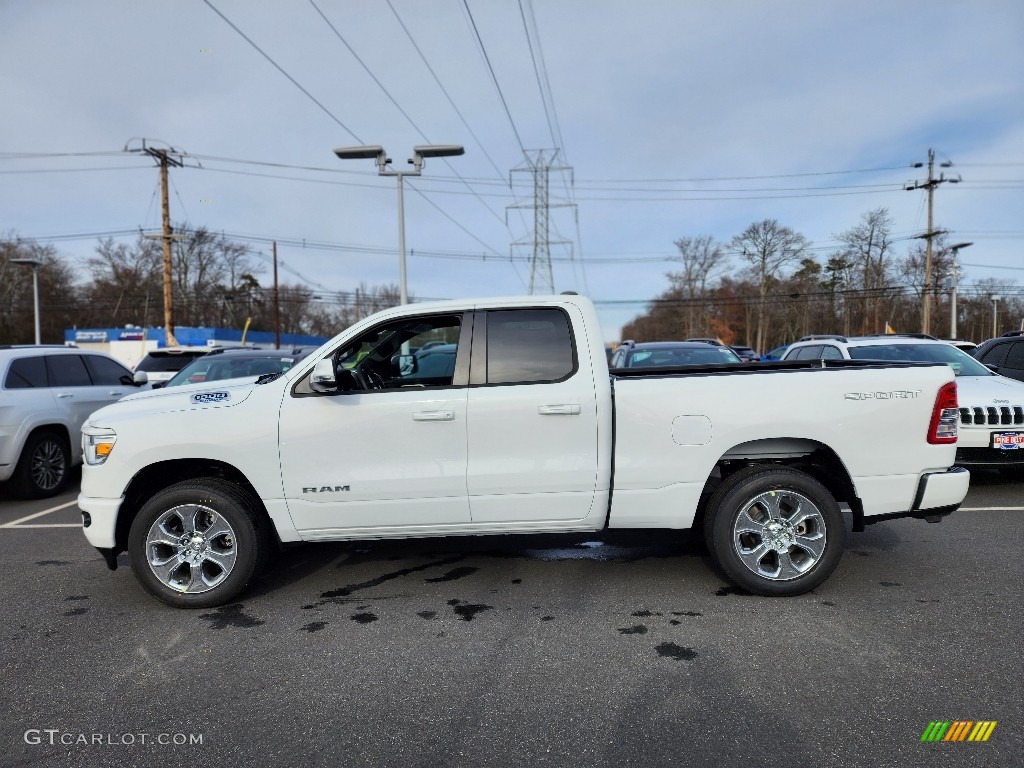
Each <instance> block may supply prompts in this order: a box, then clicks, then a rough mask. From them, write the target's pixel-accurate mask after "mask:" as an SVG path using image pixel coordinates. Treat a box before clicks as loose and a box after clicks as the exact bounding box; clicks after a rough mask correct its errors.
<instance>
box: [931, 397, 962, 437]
mask: <svg viewBox="0 0 1024 768" xmlns="http://www.w3.org/2000/svg"><path fill="white" fill-rule="evenodd" d="M959 419H960V412H959V411H958V410H957V402H956V382H955V381H951V382H949V383H948V384H943V385H942V388H941V389H939V394H938V396H937V397H936V398H935V407H934V408H932V423H931V425H930V426H929V427H928V442H929V443H932V444H933V445H942V444H943V443H955V442H956V434H957V424H958V422H959Z"/></svg>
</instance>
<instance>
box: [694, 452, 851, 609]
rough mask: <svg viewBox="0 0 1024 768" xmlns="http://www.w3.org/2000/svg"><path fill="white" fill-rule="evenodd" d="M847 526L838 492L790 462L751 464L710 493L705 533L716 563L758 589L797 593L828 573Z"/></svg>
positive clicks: (734, 578) (732, 577)
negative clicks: (789, 465) (834, 493)
mask: <svg viewBox="0 0 1024 768" xmlns="http://www.w3.org/2000/svg"><path fill="white" fill-rule="evenodd" d="M845 534H846V526H845V523H844V521H843V515H842V512H841V511H840V509H839V505H838V504H837V503H836V500H835V499H834V498H832V494H830V493H829V492H828V489H826V488H825V486H823V485H822V484H821V483H819V482H818V481H817V480H815V479H814V478H813V477H811V476H810V475H807V474H805V473H803V472H800V471H797V470H795V469H789V468H786V467H763V466H761V467H747V468H746V469H742V470H740V471H739V472H737V473H736V474H734V475H732V476H731V477H729V478H728V479H726V480H725V481H724V482H723V483H722V484H721V485H720V486H719V487H718V489H717V490H716V491H715V493H714V495H713V496H712V497H711V499H710V500H709V501H708V508H707V516H706V518H705V527H704V537H705V541H706V543H707V546H708V550H709V551H710V552H711V555H712V557H713V558H714V559H715V561H716V563H717V564H718V566H719V567H720V568H721V569H722V571H724V573H725V575H726V576H727V577H728V578H729V579H730V580H731V581H732V582H733V583H734V584H736V585H738V586H740V587H742V588H743V589H745V590H747V591H748V592H753V593H754V594H757V595H769V596H783V595H799V594H802V593H804V592H807V591H809V590H812V589H814V588H815V587H817V586H818V585H819V584H821V583H822V582H823V581H825V579H827V578H828V577H829V575H830V574H831V573H832V571H833V570H835V568H836V566H837V565H838V564H839V560H840V558H841V557H842V554H843V540H844V538H845Z"/></svg>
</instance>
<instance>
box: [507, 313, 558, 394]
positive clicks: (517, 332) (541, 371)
mask: <svg viewBox="0 0 1024 768" xmlns="http://www.w3.org/2000/svg"><path fill="white" fill-rule="evenodd" d="M575 370H576V353H575V348H574V346H573V340H572V332H571V331H570V330H569V318H568V317H567V316H566V314H565V313H564V312H562V311H561V310H559V309H513V310H496V311H493V312H488V313H487V383H488V384H530V383H541V382H553V381H561V380H562V379H566V378H568V377H569V376H570V375H572V373H573V372H574V371H575Z"/></svg>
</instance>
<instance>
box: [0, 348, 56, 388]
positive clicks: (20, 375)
mask: <svg viewBox="0 0 1024 768" xmlns="http://www.w3.org/2000/svg"><path fill="white" fill-rule="evenodd" d="M45 386H46V363H45V362H44V361H43V358H42V356H36V357H19V358H17V359H16V360H12V361H11V367H10V368H8V369H7V378H6V379H5V380H4V388H5V389H32V388H35V387H45Z"/></svg>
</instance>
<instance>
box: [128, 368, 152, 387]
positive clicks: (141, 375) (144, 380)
mask: <svg viewBox="0 0 1024 768" xmlns="http://www.w3.org/2000/svg"><path fill="white" fill-rule="evenodd" d="M132 384H134V385H135V386H136V387H141V386H143V385H145V384H149V374H148V373H146V372H145V371H136V372H135V373H134V374H132Z"/></svg>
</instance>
